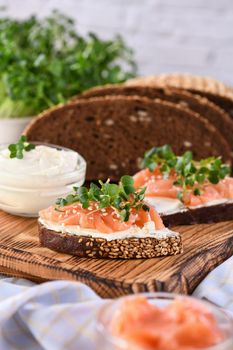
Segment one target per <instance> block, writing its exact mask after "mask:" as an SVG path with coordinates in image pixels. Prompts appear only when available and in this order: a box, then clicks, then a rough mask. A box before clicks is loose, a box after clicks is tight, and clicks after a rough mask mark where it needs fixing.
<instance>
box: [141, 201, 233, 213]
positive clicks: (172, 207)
mask: <svg viewBox="0 0 233 350" xmlns="http://www.w3.org/2000/svg"><path fill="white" fill-rule="evenodd" d="M145 202H147V203H148V204H150V205H151V206H153V207H154V208H155V209H156V211H157V212H158V213H159V214H163V215H169V214H175V213H178V212H179V213H180V212H185V211H187V210H188V209H198V208H204V207H210V206H212V205H218V204H223V203H232V202H233V200H232V199H227V198H223V199H215V200H212V201H209V202H207V203H205V204H202V205H196V206H191V205H190V206H185V205H184V204H183V203H182V202H181V201H180V200H179V199H173V198H165V197H146V198H145Z"/></svg>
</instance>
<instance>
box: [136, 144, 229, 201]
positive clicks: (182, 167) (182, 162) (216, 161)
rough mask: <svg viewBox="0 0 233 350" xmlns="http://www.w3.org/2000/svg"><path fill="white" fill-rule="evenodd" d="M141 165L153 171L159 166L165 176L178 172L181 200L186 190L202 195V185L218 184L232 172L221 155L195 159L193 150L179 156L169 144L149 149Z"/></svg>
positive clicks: (176, 183) (175, 182) (177, 180)
mask: <svg viewBox="0 0 233 350" xmlns="http://www.w3.org/2000/svg"><path fill="white" fill-rule="evenodd" d="M141 167H142V168H148V169H149V170H150V171H151V172H153V171H154V170H155V168H157V167H159V170H160V172H161V173H162V175H163V177H164V178H167V177H168V176H169V174H170V173H171V171H173V173H175V174H176V179H175V181H174V185H175V186H179V187H180V188H181V189H180V191H179V192H178V195H177V196H178V198H179V199H180V200H181V201H182V200H183V196H184V193H185V192H190V191H191V192H193V193H194V194H195V195H200V194H201V186H203V185H204V184H205V183H206V182H211V183H213V184H217V183H218V182H219V181H220V180H222V179H224V178H225V177H226V176H228V175H230V174H231V168H230V166H229V165H227V164H223V162H222V159H221V157H209V158H206V159H202V160H200V161H195V160H193V154H192V152H191V151H186V152H185V153H184V154H182V155H181V156H177V155H175V153H174V152H173V150H172V148H171V147H170V146H169V145H164V146H162V147H153V148H152V149H150V150H149V151H147V152H146V153H145V156H144V159H143V161H142V164H141ZM197 186H198V188H197Z"/></svg>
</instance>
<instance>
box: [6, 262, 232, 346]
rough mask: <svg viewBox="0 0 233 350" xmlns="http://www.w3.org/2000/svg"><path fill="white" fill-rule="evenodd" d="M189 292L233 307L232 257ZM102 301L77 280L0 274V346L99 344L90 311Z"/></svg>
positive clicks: (218, 303)
mask: <svg viewBox="0 0 233 350" xmlns="http://www.w3.org/2000/svg"><path fill="white" fill-rule="evenodd" d="M194 296H195V297H198V298H203V299H207V300H209V301H211V302H213V303H215V304H217V305H219V306H221V307H224V308H227V309H228V310H229V311H232V312H233V257H232V258H230V259H228V260H227V261H226V262H224V263H223V264H222V265H220V266H219V267H218V268H216V269H215V270H214V271H212V272H211V273H210V274H209V275H208V276H207V277H206V278H205V280H204V281H203V282H202V283H201V284H200V285H199V286H198V288H197V289H196V290H195V292H194ZM105 302H106V300H103V299H101V298H100V297H98V296H97V295H96V294H95V293H94V292H93V291H92V290H91V289H90V288H89V287H87V286H86V285H84V284H82V283H79V282H68V281H54V282H47V283H43V284H41V285H35V284H34V283H32V282H29V281H27V280H23V279H14V278H6V279H2V280H0V349H7V350H29V349H30V350H43V349H45V350H101V349H99V348H98V346H97V345H96V341H95V317H96V313H97V311H98V309H99V307H100V306H101V305H102V304H103V303H105Z"/></svg>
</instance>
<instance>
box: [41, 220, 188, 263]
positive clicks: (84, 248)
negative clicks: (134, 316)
mask: <svg viewBox="0 0 233 350" xmlns="http://www.w3.org/2000/svg"><path fill="white" fill-rule="evenodd" d="M38 230H39V240H40V243H41V244H42V246H44V247H47V248H49V249H52V250H55V251H58V252H61V253H66V254H71V255H76V256H79V257H82V258H108V259H146V258H155V257H161V256H168V255H177V254H179V253H181V252H182V249H183V248H182V240H181V236H180V234H179V233H177V234H176V235H174V236H172V237H166V238H161V239H156V238H151V237H146V238H125V239H115V240H111V241H107V240H106V239H104V238H94V237H87V236H78V235H71V234H67V233H62V232H56V231H53V230H50V229H48V228H46V227H45V226H44V225H43V224H42V223H40V222H38Z"/></svg>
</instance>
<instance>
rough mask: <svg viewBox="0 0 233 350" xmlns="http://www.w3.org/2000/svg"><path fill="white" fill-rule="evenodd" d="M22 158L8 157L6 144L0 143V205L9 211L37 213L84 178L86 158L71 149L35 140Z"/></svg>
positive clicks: (14, 212)
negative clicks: (37, 142)
mask: <svg viewBox="0 0 233 350" xmlns="http://www.w3.org/2000/svg"><path fill="white" fill-rule="evenodd" d="M34 146H35V148H34V149H32V150H30V151H28V152H26V151H25V152H23V158H22V159H18V158H17V157H14V158H10V156H11V152H10V150H9V149H8V145H2V146H1V147H0V209H2V210H5V211H6V212H9V213H11V214H16V215H22V216H32V217H33V216H38V212H39V210H41V209H42V208H45V207H47V206H49V205H51V204H54V201H55V200H56V199H57V198H58V197H60V196H64V195H67V194H69V193H70V192H71V191H72V188H73V186H81V185H82V184H83V183H84V181H85V173H86V162H85V160H84V159H83V157H82V156H80V155H79V154H78V153H77V152H75V151H72V150H70V149H66V148H62V147H59V146H55V145H49V144H36V143H35V144H34Z"/></svg>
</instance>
